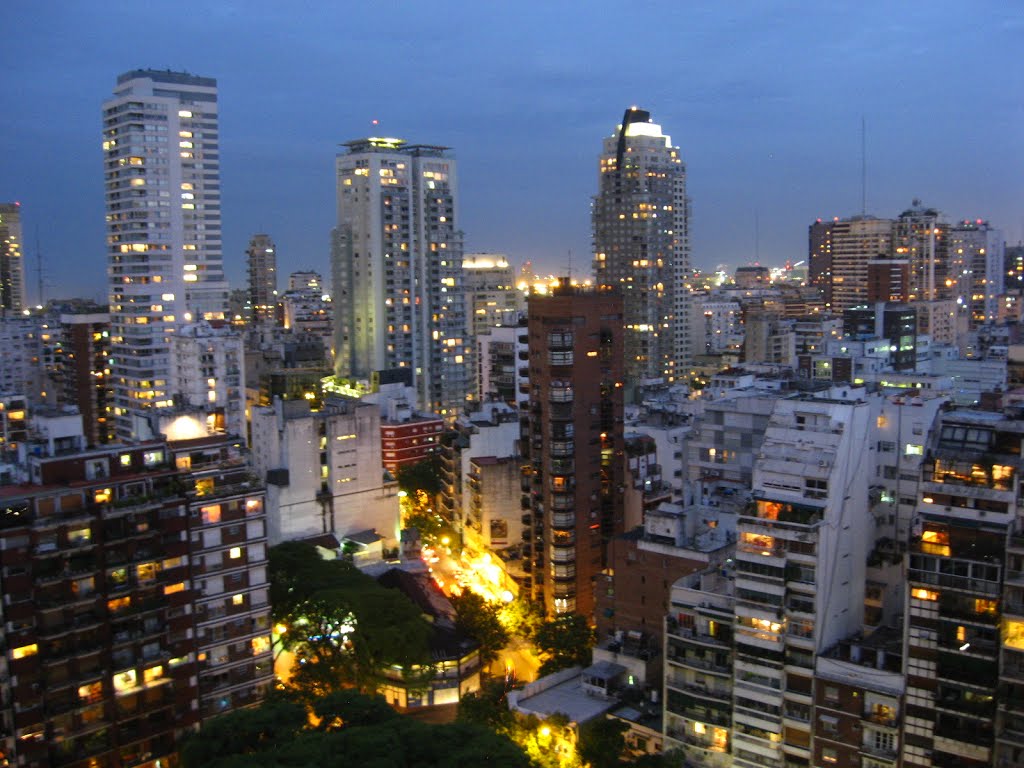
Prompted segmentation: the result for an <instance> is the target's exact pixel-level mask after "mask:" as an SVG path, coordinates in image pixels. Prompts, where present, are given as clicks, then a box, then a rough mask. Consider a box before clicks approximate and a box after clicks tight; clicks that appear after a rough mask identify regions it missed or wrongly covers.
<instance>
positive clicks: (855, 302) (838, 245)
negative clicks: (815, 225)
mask: <svg viewBox="0 0 1024 768" xmlns="http://www.w3.org/2000/svg"><path fill="white" fill-rule="evenodd" d="M893 226H894V225H893V221H892V220H891V219H876V218H874V217H873V216H853V217H851V218H848V219H840V220H837V221H833V222H832V223H831V227H830V232H831V241H832V242H831V251H832V266H831V271H832V302H831V310H832V312H834V313H835V314H837V315H838V314H842V313H843V312H844V311H846V310H847V309H850V308H851V307H856V306H859V305H861V304H864V303H866V302H867V300H868V286H869V284H870V283H869V281H868V263H869V262H871V261H874V260H876V259H878V258H883V259H888V258H891V257H892V255H893ZM899 258H903V256H902V255H900V256H899Z"/></svg>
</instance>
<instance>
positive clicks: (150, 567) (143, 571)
mask: <svg viewBox="0 0 1024 768" xmlns="http://www.w3.org/2000/svg"><path fill="white" fill-rule="evenodd" d="M156 573H157V568H156V563H142V564H140V565H137V566H135V578H137V579H138V580H139V583H140V584H144V583H146V582H147V581H153V579H155V578H156Z"/></svg>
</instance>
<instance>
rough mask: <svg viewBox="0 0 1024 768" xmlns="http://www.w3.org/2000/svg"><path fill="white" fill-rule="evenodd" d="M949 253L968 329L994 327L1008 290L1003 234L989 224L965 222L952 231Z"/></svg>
mask: <svg viewBox="0 0 1024 768" xmlns="http://www.w3.org/2000/svg"><path fill="white" fill-rule="evenodd" d="M949 251H950V258H951V259H952V261H953V269H954V270H955V274H956V282H957V284H958V291H957V293H958V296H957V302H958V304H960V311H961V312H962V313H967V314H968V315H969V319H968V327H969V328H972V329H973V328H977V327H978V326H981V325H986V324H989V325H990V324H993V323H995V322H996V320H997V319H998V318H999V299H1000V298H1001V297H1002V294H1003V292H1004V290H1005V284H1006V281H1005V278H1004V274H1003V261H1004V259H1005V256H1006V244H1005V241H1004V239H1003V232H1002V230H1000V229H995V228H994V227H991V226H989V223H988V222H987V221H984V220H982V219H975V220H974V221H970V220H965V221H964V222H963V223H958V224H955V225H953V226H952V227H950V229H949Z"/></svg>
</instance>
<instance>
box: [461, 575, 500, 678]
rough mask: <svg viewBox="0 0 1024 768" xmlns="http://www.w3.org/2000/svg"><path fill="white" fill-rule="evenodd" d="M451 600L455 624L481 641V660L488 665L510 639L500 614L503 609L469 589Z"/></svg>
mask: <svg viewBox="0 0 1024 768" xmlns="http://www.w3.org/2000/svg"><path fill="white" fill-rule="evenodd" d="M451 601H452V605H453V606H454V607H455V626H456V627H457V628H458V629H460V630H461V631H462V632H465V633H466V634H467V635H469V636H470V637H472V638H473V639H474V640H476V641H477V642H478V643H480V661H481V663H482V664H483V665H484V666H487V665H488V664H490V663H491V662H492V661H494V660H495V659H497V658H498V655H499V654H500V653H501V649H502V648H504V647H505V646H506V645H508V641H509V634H508V630H507V629H505V627H504V625H503V624H502V623H501V619H500V618H499V616H498V614H499V612H500V610H501V609H500V608H499V607H498V606H497V605H493V604H491V603H488V602H487V601H486V600H485V599H484V598H483V597H481V596H480V595H478V594H477V593H476V592H470V591H468V590H467V591H465V592H463V593H462V594H461V595H458V596H453V597H452V598H451Z"/></svg>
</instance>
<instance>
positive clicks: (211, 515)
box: [199, 504, 220, 523]
mask: <svg viewBox="0 0 1024 768" xmlns="http://www.w3.org/2000/svg"><path fill="white" fill-rule="evenodd" d="M199 511H200V512H202V513H203V522H204V523H219V522H220V504H214V505H213V506H209V507H201V508H200V510H199Z"/></svg>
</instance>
